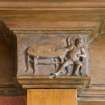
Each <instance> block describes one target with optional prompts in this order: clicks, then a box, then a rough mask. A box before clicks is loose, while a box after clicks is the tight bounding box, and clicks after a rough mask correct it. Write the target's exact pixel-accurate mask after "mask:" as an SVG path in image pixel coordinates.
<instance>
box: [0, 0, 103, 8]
mask: <svg viewBox="0 0 105 105" xmlns="http://www.w3.org/2000/svg"><path fill="white" fill-rule="evenodd" d="M104 8H105V1H95V0H94V1H93V0H92V1H87V2H86V1H85V2H84V1H80V0H79V1H76V2H75V1H30V2H29V1H18V2H16V1H4V2H3V1H1V2H0V10H96V9H101V10H102V9H104Z"/></svg>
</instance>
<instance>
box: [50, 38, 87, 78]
mask: <svg viewBox="0 0 105 105" xmlns="http://www.w3.org/2000/svg"><path fill="white" fill-rule="evenodd" d="M81 41H82V40H81V38H76V39H75V40H74V44H72V43H71V44H70V45H67V47H66V48H65V56H64V59H63V60H64V61H63V63H62V65H61V66H60V67H59V69H58V71H57V72H55V73H52V74H51V75H50V77H51V78H53V77H56V76H60V75H80V69H81V68H82V66H83V62H82V61H83V58H86V52H85V49H84V47H83V45H82V43H81ZM68 67H70V68H68ZM71 68H72V69H71ZM70 70H72V74H70V73H69V72H70Z"/></svg>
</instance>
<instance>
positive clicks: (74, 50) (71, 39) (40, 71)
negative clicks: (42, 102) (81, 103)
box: [17, 31, 89, 78]
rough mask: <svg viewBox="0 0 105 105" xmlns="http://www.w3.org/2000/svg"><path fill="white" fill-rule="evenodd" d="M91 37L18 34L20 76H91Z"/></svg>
mask: <svg viewBox="0 0 105 105" xmlns="http://www.w3.org/2000/svg"><path fill="white" fill-rule="evenodd" d="M87 41H88V35H87V34H86V33H82V32H70V31H34V33H31V34H30V33H27V34H24V33H23V34H19V35H18V37H17V43H18V48H17V49H18V73H17V75H18V76H30V75H31V76H34V77H37V76H38V77H39V76H41V77H43V76H48V77H49V78H55V77H61V76H87V75H88V58H89V56H88V44H87Z"/></svg>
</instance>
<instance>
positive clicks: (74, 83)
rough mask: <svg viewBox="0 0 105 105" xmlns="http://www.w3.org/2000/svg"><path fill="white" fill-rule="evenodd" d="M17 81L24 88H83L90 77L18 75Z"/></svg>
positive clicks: (86, 85)
mask: <svg viewBox="0 0 105 105" xmlns="http://www.w3.org/2000/svg"><path fill="white" fill-rule="evenodd" d="M17 78H18V82H19V83H20V84H21V85H22V87H23V88H26V89H32V88H35V89H43V88H46V89H78V90H80V89H84V88H87V87H88V86H89V83H90V77H80V76H78V77H76V76H62V77H57V78H53V79H50V78H48V77H43V76H41V77H34V76H18V77H17Z"/></svg>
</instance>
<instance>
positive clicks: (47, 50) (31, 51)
mask: <svg viewBox="0 0 105 105" xmlns="http://www.w3.org/2000/svg"><path fill="white" fill-rule="evenodd" d="M62 54H63V55H64V52H63V51H59V50H58V51H55V46H54V45H33V46H31V47H28V48H27V49H26V50H25V63H26V71H28V70H29V68H30V67H31V68H32V70H33V74H35V71H36V68H37V65H38V60H39V59H40V58H41V57H44V58H48V59H50V60H51V62H52V63H53V64H54V66H55V70H57V68H58V67H59V65H60V64H61V58H60V56H61V55H62ZM44 63H46V62H44Z"/></svg>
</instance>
